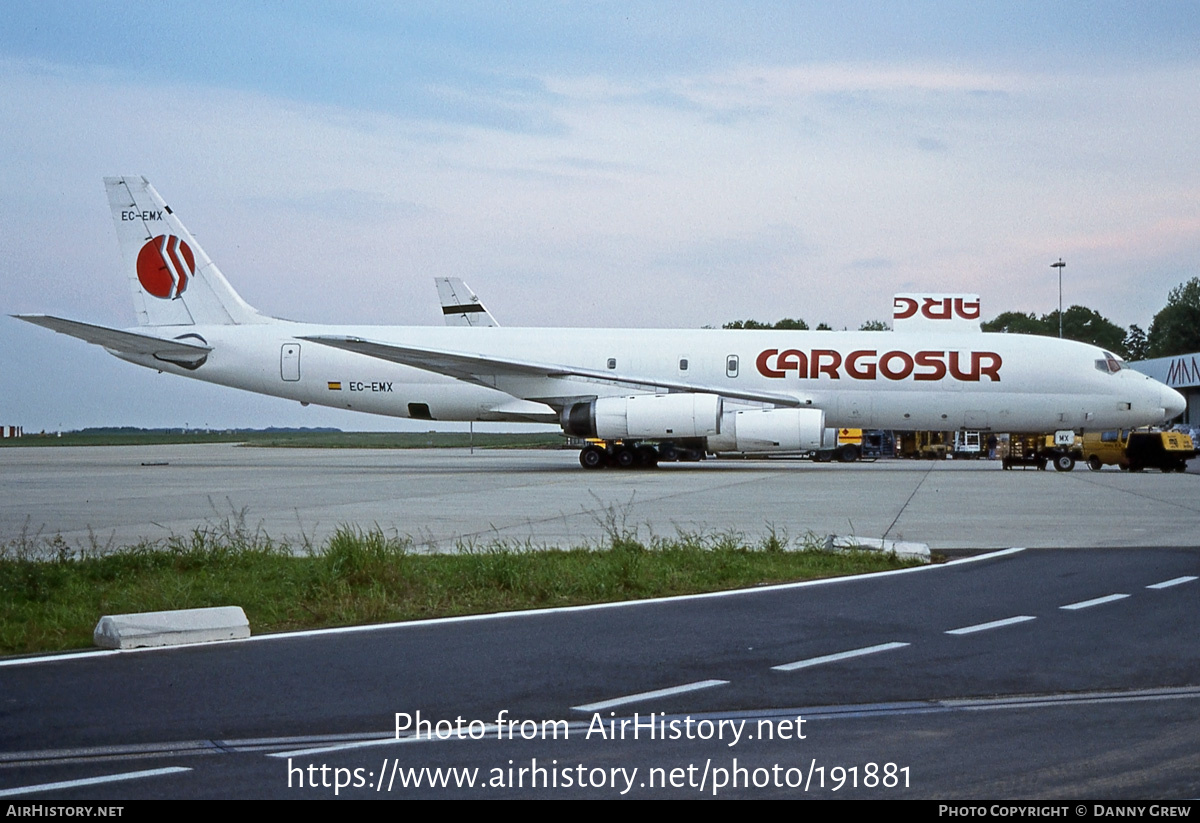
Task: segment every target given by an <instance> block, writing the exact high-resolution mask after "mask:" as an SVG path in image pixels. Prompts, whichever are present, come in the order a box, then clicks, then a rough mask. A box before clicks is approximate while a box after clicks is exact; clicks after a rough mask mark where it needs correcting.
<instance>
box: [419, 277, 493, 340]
mask: <svg viewBox="0 0 1200 823" xmlns="http://www.w3.org/2000/svg"><path fill="white" fill-rule="evenodd" d="M433 281H434V283H436V284H437V290H438V300H439V301H440V302H441V304H442V315H443V316H444V317H445V318H446V325H447V326H487V327H492V328H494V327H496V326H499V325H500V324H499V323H497V322H496V318H494V317H492V313H491V312H490V311H488V310H487V309H486V308H485V307H484V305H483V303H482V302H480V300H479V298H478V297H477V296H476V295H475V292H473V291H471V287H470V286H468V285H467V284H466V283H464V282H463V281H462V279H461V278H459V277H435V278H433Z"/></svg>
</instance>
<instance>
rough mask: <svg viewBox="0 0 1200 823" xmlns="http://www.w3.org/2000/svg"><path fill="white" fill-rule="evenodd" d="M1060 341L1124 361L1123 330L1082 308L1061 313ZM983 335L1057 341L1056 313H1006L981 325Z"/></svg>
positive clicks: (1093, 310)
mask: <svg viewBox="0 0 1200 823" xmlns="http://www.w3.org/2000/svg"><path fill="white" fill-rule="evenodd" d="M1062 326H1063V337H1065V338H1066V339H1067V340H1078V341H1079V342H1080V343H1091V344H1092V345H1094V346H1099V347H1100V348H1102V349H1107V350H1108V351H1111V352H1113V353H1114V354H1118V355H1120V356H1121V357H1127V356H1128V354H1127V352H1126V349H1125V338H1126V336H1127V333H1126V331H1125V329H1124V328H1122V327H1121V326H1118V325H1117V324H1116V323H1114V322H1112V321H1111V320H1109V319H1108V318H1107V317H1105V316H1104V315H1102V314H1100V312H1098V311H1096V310H1095V309H1089V308H1087V307H1086V306H1071V308H1069V309H1067V310H1066V311H1065V312H1063V324H1062ZM982 329H983V330H984V331H991V332H1007V333H1009V334H1040V335H1042V336H1043V337H1058V311H1057V310H1055V311H1052V312H1050V313H1049V314H1043V315H1042V316H1041V317H1038V316H1037V315H1035V314H1022V313H1021V312H1017V311H1006V312H1004V313H1003V314H1000V315H997V316H996V317H995V318H994V319H992V320H988V321H986V322H985V323H983V324H982Z"/></svg>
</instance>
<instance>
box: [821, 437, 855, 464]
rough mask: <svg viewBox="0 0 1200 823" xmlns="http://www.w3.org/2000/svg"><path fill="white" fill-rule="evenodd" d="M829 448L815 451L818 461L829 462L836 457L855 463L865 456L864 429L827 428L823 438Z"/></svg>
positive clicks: (840, 460) (841, 460) (839, 460)
mask: <svg viewBox="0 0 1200 823" xmlns="http://www.w3.org/2000/svg"><path fill="white" fill-rule="evenodd" d="M822 440H823V441H824V442H825V443H828V444H829V448H826V449H818V450H817V451H815V452H813V456H812V459H813V461H814V462H816V463H828V462H830V461H831V460H834V459H836V460H837V461H838V462H839V463H853V462H854V461H855V460H858V459H859V458H860V457H862V456H863V430H862V429H826V430H825V436H824V437H823V438H822Z"/></svg>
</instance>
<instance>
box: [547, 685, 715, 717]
mask: <svg viewBox="0 0 1200 823" xmlns="http://www.w3.org/2000/svg"><path fill="white" fill-rule="evenodd" d="M728 683H729V681H728V680H700V681H698V682H696V683H685V684H684V685H682V686H672V687H671V688H669V689H656V690H655V691H652V692H639V693H638V694H629V695H626V696H625V697H614V698H613V699H612V700H601V701H600V702H598V703H587V704H585V705H583V706H572V707H571V711H575V712H598V711H600V710H601V709H611V708H612V707H613V706H622V705H624V704H626V703H636V702H638V701H639V700H654V699H655V698H658V697H670V696H671V695H673V694H686V693H687V692H695V691H699V690H700V689H711V688H712V687H713V686H724V685H726V684H728Z"/></svg>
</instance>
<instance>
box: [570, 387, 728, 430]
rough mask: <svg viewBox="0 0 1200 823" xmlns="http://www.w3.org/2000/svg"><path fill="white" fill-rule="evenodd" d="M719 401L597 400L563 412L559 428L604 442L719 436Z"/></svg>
mask: <svg viewBox="0 0 1200 823" xmlns="http://www.w3.org/2000/svg"><path fill="white" fill-rule="evenodd" d="M721 412H722V403H721V398H720V397H718V396H717V395H715V394H690V393H678V394H637V395H633V396H631V397H598V398H596V399H595V400H589V401H587V402H584V403H574V404H572V405H570V406H567V407H566V408H564V409H563V413H562V427H563V430H564V431H565V432H567V434H573V435H575V436H576V437H598V438H601V439H603V440H620V439H623V438H648V439H652V440H678V439H682V438H688V437H712V436H714V435H717V434H719V433H720V432H721Z"/></svg>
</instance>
